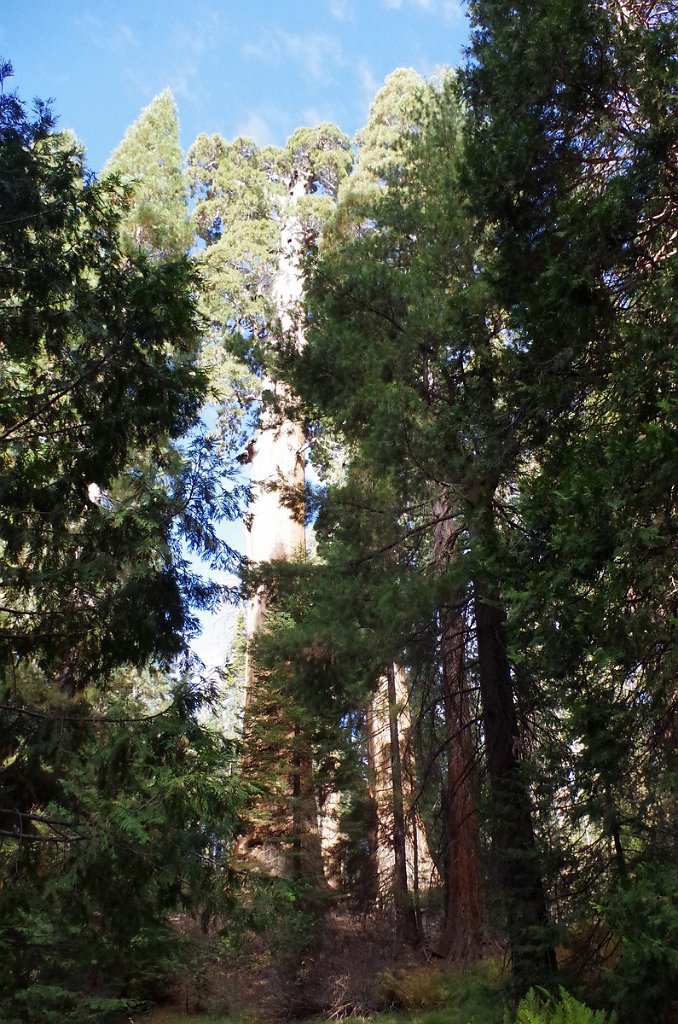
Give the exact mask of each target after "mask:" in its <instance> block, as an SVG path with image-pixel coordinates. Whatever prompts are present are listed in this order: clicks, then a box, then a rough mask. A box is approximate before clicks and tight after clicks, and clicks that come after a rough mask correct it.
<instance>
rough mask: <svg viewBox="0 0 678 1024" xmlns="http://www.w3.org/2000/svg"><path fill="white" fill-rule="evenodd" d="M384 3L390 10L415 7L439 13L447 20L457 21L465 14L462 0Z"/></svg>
mask: <svg viewBox="0 0 678 1024" xmlns="http://www.w3.org/2000/svg"><path fill="white" fill-rule="evenodd" d="M382 4H383V6H384V7H385V8H386V9H387V10H389V11H400V10H403V9H404V8H405V7H414V8H416V9H418V10H420V11H423V12H424V13H425V14H433V15H438V16H440V17H442V18H444V19H445V21H456V20H457V18H460V17H462V15H463V11H462V7H461V0H382Z"/></svg>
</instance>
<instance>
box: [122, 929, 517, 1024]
mask: <svg viewBox="0 0 678 1024" xmlns="http://www.w3.org/2000/svg"><path fill="white" fill-rule="evenodd" d="M288 938H289V937H288ZM279 939H280V936H277V937H276V936H273V937H271V936H269V937H268V941H267V940H265V939H264V938H263V937H261V936H259V937H257V938H256V939H254V940H252V941H251V942H250V943H249V944H248V947H247V949H246V950H244V951H242V952H241V953H240V954H239V955H237V956H235V955H233V954H232V953H231V954H230V955H229V954H222V955H217V956H214V957H213V958H212V960H211V963H210V964H209V966H207V967H206V969H205V970H204V971H203V972H201V973H200V974H199V975H195V976H191V977H189V978H187V979H186V980H185V981H184V983H183V984H182V985H181V986H180V987H179V988H178V989H177V990H176V991H175V992H174V993H172V998H171V1002H170V1001H168V1003H167V1004H166V1005H164V1006H162V1007H157V1008H156V1009H155V1010H154V1011H152V1012H151V1013H150V1015H146V1016H144V1015H141V1014H139V1015H136V1016H134V1022H135V1024H140V1022H147V1024H285V1022H289V1021H307V1022H308V1021H313V1022H318V1024H320V1022H327V1024H330V1022H331V1024H335V1022H337V1021H341V1020H345V1019H348V1018H350V1019H351V1020H355V1021H370V1022H374V1024H469V1022H472V1024H501V1022H502V1021H503V1019H504V1008H505V997H506V982H507V976H506V972H505V965H504V962H503V960H502V958H501V957H500V956H497V955H495V956H493V957H488V959H487V960H485V961H483V962H481V963H478V964H474V965H471V966H467V967H462V968H460V967H455V966H452V965H450V964H447V963H444V962H443V961H441V960H437V959H431V958H430V956H429V955H428V954H427V952H426V951H425V950H412V949H411V948H409V947H407V946H405V945H403V944H402V943H400V942H398V941H397V940H396V939H395V938H394V929H393V922H390V921H388V920H385V919H384V918H383V917H379V916H376V915H375V916H366V915H356V914H351V913H350V912H346V911H337V910H334V911H333V912H330V914H328V915H326V916H325V918H324V921H323V925H322V927H321V929H320V930H319V931H318V932H317V933H316V934H315V935H314V937H313V940H312V941H311V942H308V941H307V942H306V943H305V948H304V949H303V950H300V949H299V947H296V948H291V946H288V947H287V948H286V947H285V945H284V944H283V945H282V947H281V946H280V945H278V944H277V943H278V941H279Z"/></svg>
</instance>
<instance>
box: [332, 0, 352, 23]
mask: <svg viewBox="0 0 678 1024" xmlns="http://www.w3.org/2000/svg"><path fill="white" fill-rule="evenodd" d="M327 7H328V10H329V12H330V14H331V16H332V17H333V18H336V20H337V21H354V19H355V12H354V10H353V4H352V2H351V0H328V4H327Z"/></svg>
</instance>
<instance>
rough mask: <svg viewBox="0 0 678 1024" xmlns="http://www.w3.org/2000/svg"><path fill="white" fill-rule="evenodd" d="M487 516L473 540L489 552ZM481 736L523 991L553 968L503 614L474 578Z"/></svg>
mask: <svg viewBox="0 0 678 1024" xmlns="http://www.w3.org/2000/svg"><path fill="white" fill-rule="evenodd" d="M494 531H495V527H494V523H493V521H492V519H491V513H489V512H488V514H487V515H486V516H484V517H483V525H482V532H480V531H478V532H477V533H476V536H477V538H478V539H479V540H480V541H481V543H484V544H485V551H486V553H487V552H488V551H492V550H494V547H495V541H496V537H495V533H494ZM473 597H474V611H475V620H476V639H477V646H478V663H479V674H480V692H481V699H482V707H483V728H484V734H485V751H486V759H487V769H488V774H489V779H490V794H491V816H492V822H491V824H492V840H493V853H494V857H495V862H496V869H497V879H498V883H499V889H500V894H501V899H502V903H503V909H504V913H505V916H506V927H507V934H508V940H509V947H510V953H511V962H512V968H513V973H514V977H515V980H516V984H517V986H518V987H519V988H521V989H522V988H526V987H529V986H530V985H533V984H536V983H539V982H540V981H544V980H546V979H547V978H548V976H549V975H551V974H552V973H553V971H554V970H555V966H556V961H555V953H554V950H553V948H552V945H551V942H550V939H549V929H548V911H547V905H546V896H545V892H544V886H543V880H542V876H541V868H540V863H539V855H538V850H537V846H536V841H535V836H534V828H533V824H532V814H531V802H530V796H529V790H528V786H527V781H526V779H525V777H524V772H523V769H522V765H521V758H520V754H519V732H518V724H517V719H516V713H515V704H514V693H513V682H512V678H511V667H510V662H509V658H508V654H507V642H506V626H505V616H504V610H503V607H502V604H501V601H500V598H499V594H498V592H497V588H496V587H495V586H493V584H492V582H491V581H488V580H486V579H484V578H482V576H481V575H480V574H479V575H478V576H477V577H476V579H475V580H474V584H473Z"/></svg>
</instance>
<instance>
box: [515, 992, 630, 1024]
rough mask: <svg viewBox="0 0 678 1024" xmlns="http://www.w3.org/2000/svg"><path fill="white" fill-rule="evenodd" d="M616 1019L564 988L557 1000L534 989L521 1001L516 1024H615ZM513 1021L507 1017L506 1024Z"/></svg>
mask: <svg viewBox="0 0 678 1024" xmlns="http://www.w3.org/2000/svg"><path fill="white" fill-rule="evenodd" d="M615 1019H616V1018H615V1017H614V1016H612V1017H608V1016H607V1014H605V1013H604V1012H603V1011H602V1010H591V1009H589V1007H588V1006H585V1005H584V1003H580V1002H579V1000H578V999H575V997H574V996H572V995H570V993H569V992H567V991H566V990H565V989H564V988H562V987H561V988H560V989H559V997H558V998H557V999H556V998H555V997H553V996H549V994H548V993H546V992H543V991H541V990H538V989H534V988H532V989H530V991H529V992H528V993H527V995H526V996H525V998H524V999H522V1000H521V1001H520V1004H519V1006H518V1009H517V1011H516V1016H515V1024H606V1022H607V1021H608V1020H609V1021H610V1022H611V1024H613V1022H614V1020H615ZM513 1020H514V1018H513V1016H512V1015H511V1016H509V1015H508V1014H507V1015H506V1017H505V1021H506V1024H510V1021H513Z"/></svg>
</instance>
